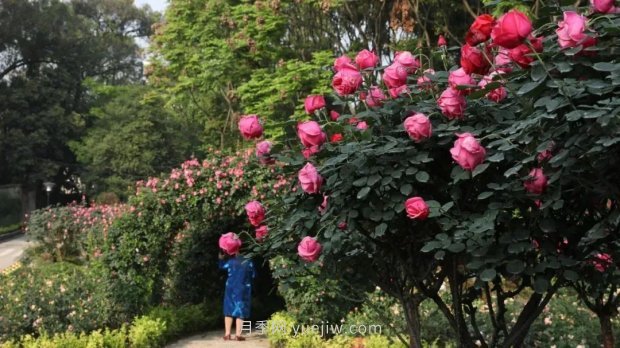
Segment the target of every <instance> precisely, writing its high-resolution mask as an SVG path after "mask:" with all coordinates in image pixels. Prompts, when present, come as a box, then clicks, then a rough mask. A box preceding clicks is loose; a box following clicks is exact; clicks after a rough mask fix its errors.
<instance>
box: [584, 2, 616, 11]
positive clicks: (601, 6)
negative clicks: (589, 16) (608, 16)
mask: <svg viewBox="0 0 620 348" xmlns="http://www.w3.org/2000/svg"><path fill="white" fill-rule="evenodd" d="M614 3H615V0H590V4H591V5H592V11H593V12H598V13H619V12H620V9H618V8H617V7H616V6H615V4H614Z"/></svg>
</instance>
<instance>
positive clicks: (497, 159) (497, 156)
mask: <svg viewBox="0 0 620 348" xmlns="http://www.w3.org/2000/svg"><path fill="white" fill-rule="evenodd" d="M503 160H504V153H503V152H497V153H496V154H494V155H493V156H491V157H489V158H488V161H489V162H501V161H503Z"/></svg>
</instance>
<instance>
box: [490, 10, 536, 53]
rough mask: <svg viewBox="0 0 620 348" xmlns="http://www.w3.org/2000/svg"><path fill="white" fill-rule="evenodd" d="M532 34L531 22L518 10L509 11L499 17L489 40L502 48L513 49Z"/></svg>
mask: <svg viewBox="0 0 620 348" xmlns="http://www.w3.org/2000/svg"><path fill="white" fill-rule="evenodd" d="M531 32H532V22H531V21H530V19H529V18H528V17H527V16H526V15H525V14H524V13H523V12H520V11H518V10H511V11H509V12H508V13H506V14H504V15H503V16H501V17H500V18H499V19H498V20H497V23H496V24H495V26H494V27H493V30H492V31H491V39H492V40H493V43H495V44H496V45H499V46H502V47H504V48H515V47H517V46H519V45H520V44H522V43H523V40H525V39H526V38H527V37H528V36H529V35H530V33H531Z"/></svg>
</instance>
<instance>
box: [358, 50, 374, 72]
mask: <svg viewBox="0 0 620 348" xmlns="http://www.w3.org/2000/svg"><path fill="white" fill-rule="evenodd" d="M378 62H379V57H377V55H376V54H375V53H374V52H371V51H369V50H361V51H360V52H359V53H358V54H357V56H355V64H357V66H358V67H359V68H360V69H362V70H363V69H368V68H374V67H375V65H377V63H378Z"/></svg>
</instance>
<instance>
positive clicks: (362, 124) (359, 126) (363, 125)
mask: <svg viewBox="0 0 620 348" xmlns="http://www.w3.org/2000/svg"><path fill="white" fill-rule="evenodd" d="M355 128H356V129H357V130H360V131H365V130H366V129H368V123H366V121H359V122H358V123H357V124H356V125H355Z"/></svg>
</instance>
